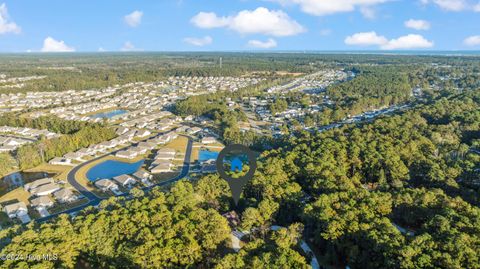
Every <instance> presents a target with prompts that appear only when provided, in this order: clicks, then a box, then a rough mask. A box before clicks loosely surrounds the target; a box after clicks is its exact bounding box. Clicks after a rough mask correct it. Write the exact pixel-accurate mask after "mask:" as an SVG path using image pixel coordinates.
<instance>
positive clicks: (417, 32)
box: [0, 0, 480, 52]
mask: <svg viewBox="0 0 480 269" xmlns="http://www.w3.org/2000/svg"><path fill="white" fill-rule="evenodd" d="M378 49H380V50H387V51H388V50H401V49H406V50H468V49H474V50H478V49H480V0H408V1H407V0H390V1H389V0H228V1H220V0H158V1H141V0H136V1H126V0H102V1H92V0H84V1H63V0H62V1H61V0H50V1H37V0H22V1H3V2H2V1H1V0H0V52H25V51H33V52H39V51H46V52H49V51H80V52H82V51H99V50H105V51H121V50H124V51H126V50H144V51H193V50H202V51H215V50H378Z"/></svg>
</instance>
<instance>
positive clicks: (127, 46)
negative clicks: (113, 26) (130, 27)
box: [120, 41, 137, 51]
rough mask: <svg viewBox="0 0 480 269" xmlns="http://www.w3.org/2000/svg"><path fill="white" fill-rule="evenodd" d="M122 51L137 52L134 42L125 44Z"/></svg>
mask: <svg viewBox="0 0 480 269" xmlns="http://www.w3.org/2000/svg"><path fill="white" fill-rule="evenodd" d="M120 50H121V51H134V50H137V48H135V46H134V45H133V44H132V42H130V41H127V42H125V43H124V44H123V47H122V48H121V49H120Z"/></svg>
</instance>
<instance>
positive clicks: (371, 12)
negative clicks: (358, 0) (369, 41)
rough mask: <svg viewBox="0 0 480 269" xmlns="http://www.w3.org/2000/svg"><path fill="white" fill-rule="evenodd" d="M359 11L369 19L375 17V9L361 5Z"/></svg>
mask: <svg viewBox="0 0 480 269" xmlns="http://www.w3.org/2000/svg"><path fill="white" fill-rule="evenodd" d="M360 13H362V15H363V17H365V18H366V19H369V20H373V19H375V18H376V17H377V12H376V11H375V9H373V8H371V7H367V6H364V7H361V8H360Z"/></svg>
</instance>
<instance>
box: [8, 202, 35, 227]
mask: <svg viewBox="0 0 480 269" xmlns="http://www.w3.org/2000/svg"><path fill="white" fill-rule="evenodd" d="M3 211H4V212H5V213H7V215H8V217H9V218H11V219H13V218H16V217H18V218H19V219H20V220H21V221H22V223H27V222H30V216H28V209H27V206H26V205H25V203H24V202H18V203H14V204H10V205H6V206H4V207H3Z"/></svg>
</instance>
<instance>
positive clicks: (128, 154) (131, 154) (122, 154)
mask: <svg viewBox="0 0 480 269" xmlns="http://www.w3.org/2000/svg"><path fill="white" fill-rule="evenodd" d="M137 155H138V153H137V152H135V151H132V150H122V151H119V152H117V153H116V154H115V156H116V157H118V158H125V159H133V158H135V157H137Z"/></svg>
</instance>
